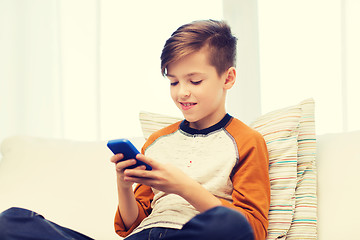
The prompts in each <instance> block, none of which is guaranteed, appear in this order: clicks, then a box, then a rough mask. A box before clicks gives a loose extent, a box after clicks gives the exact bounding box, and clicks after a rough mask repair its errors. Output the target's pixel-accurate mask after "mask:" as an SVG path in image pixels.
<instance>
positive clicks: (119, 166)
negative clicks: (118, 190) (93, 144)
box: [110, 153, 146, 188]
mask: <svg viewBox="0 0 360 240" xmlns="http://www.w3.org/2000/svg"><path fill="white" fill-rule="evenodd" d="M123 158H124V155H123V154H122V153H119V154H115V155H113V156H112V157H111V159H110V161H111V162H113V163H115V169H116V173H117V178H118V182H119V185H120V186H121V187H123V188H131V187H132V185H133V184H134V182H130V181H125V180H124V177H125V175H124V171H125V168H127V167H130V166H132V165H134V164H136V160H135V159H129V160H125V161H121V160H122V159H123ZM135 169H137V170H145V169H146V167H145V166H144V165H142V166H139V167H137V168H135Z"/></svg>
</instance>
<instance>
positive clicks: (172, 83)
mask: <svg viewBox="0 0 360 240" xmlns="http://www.w3.org/2000/svg"><path fill="white" fill-rule="evenodd" d="M178 83H179V82H171V83H170V85H171V86H176V85H177V84H178Z"/></svg>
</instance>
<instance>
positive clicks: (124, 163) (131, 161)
mask: <svg viewBox="0 0 360 240" xmlns="http://www.w3.org/2000/svg"><path fill="white" fill-rule="evenodd" d="M134 164H136V160H135V159H129V160H125V161H120V162H118V163H116V171H122V170H124V169H125V168H127V167H130V166H132V165H134Z"/></svg>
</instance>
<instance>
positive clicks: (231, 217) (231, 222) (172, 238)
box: [125, 207, 254, 240]
mask: <svg viewBox="0 0 360 240" xmlns="http://www.w3.org/2000/svg"><path fill="white" fill-rule="evenodd" d="M145 239H146V240H148V239H151V240H158V239H159V240H160V239H161V240H253V239H254V236H253V231H252V228H251V226H250V224H249V223H248V221H247V220H246V218H245V217H244V216H243V215H242V214H240V213H239V212H237V211H234V210H231V209H229V208H225V207H215V208H212V209H210V210H208V211H206V212H204V213H202V214H199V215H197V216H195V217H194V218H192V219H191V220H190V221H189V222H187V223H186V224H185V225H184V226H183V228H182V229H181V230H175V229H167V228H152V229H145V230H143V231H141V232H139V233H137V234H134V235H131V236H129V237H128V238H126V239H125V240H145Z"/></svg>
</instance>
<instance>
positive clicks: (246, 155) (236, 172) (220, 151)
mask: <svg viewBox="0 0 360 240" xmlns="http://www.w3.org/2000/svg"><path fill="white" fill-rule="evenodd" d="M142 153H143V154H145V155H146V156H148V157H150V158H152V159H154V160H155V161H158V162H161V163H164V164H167V163H170V164H173V165H175V166H176V167H178V168H179V169H181V170H182V171H183V172H184V173H186V174H187V175H188V176H190V177H191V178H193V179H194V180H196V181H198V182H199V183H200V184H201V185H202V186H203V187H204V188H205V189H207V190H208V191H209V192H210V193H212V194H213V195H214V196H216V197H217V198H218V199H220V200H221V202H222V204H223V206H226V207H230V208H232V209H236V210H238V211H239V212H241V213H242V214H244V215H245V216H246V218H247V220H248V222H249V223H250V225H251V226H252V228H253V230H254V234H255V239H257V240H260V239H261V240H262V239H265V237H266V235H267V228H268V211H269V205H270V181H269V173H268V166H269V159H268V152H267V148H266V143H265V141H264V139H263V137H262V136H261V134H259V133H258V132H256V131H255V130H253V129H251V128H250V127H248V126H247V125H245V124H244V123H242V122H241V121H240V120H238V119H236V118H233V117H231V116H230V115H229V114H227V115H226V116H225V117H224V118H223V119H222V120H221V121H220V122H219V123H217V124H215V125H213V126H212V127H210V128H207V129H203V130H196V129H193V128H190V127H189V123H188V122H187V121H186V120H184V121H180V122H177V123H175V124H172V125H170V126H168V127H165V128H163V129H161V130H159V131H157V132H155V133H154V134H152V135H151V136H150V137H149V139H148V140H147V141H146V143H145V145H144V146H143V148H142ZM134 192H135V198H136V201H137V204H138V208H139V215H138V218H137V220H136V221H135V222H134V223H133V225H132V226H131V227H130V228H129V229H126V227H125V225H124V222H123V220H122V219H121V215H120V212H119V209H118V210H117V212H116V215H115V231H116V233H117V234H119V235H120V236H122V237H125V236H128V235H129V234H134V233H137V232H140V231H141V230H143V229H147V228H153V227H166V228H175V229H181V228H182V226H183V225H184V224H185V223H186V222H188V221H189V220H190V219H191V218H193V217H194V216H195V215H196V214H198V213H199V212H198V211H197V210H196V209H195V208H194V207H193V206H192V205H191V204H190V203H188V202H187V201H186V200H185V199H183V198H182V197H180V196H178V195H175V194H167V193H164V192H161V191H158V190H156V189H153V188H151V187H148V186H145V185H138V186H136V188H135V190H134Z"/></svg>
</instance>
